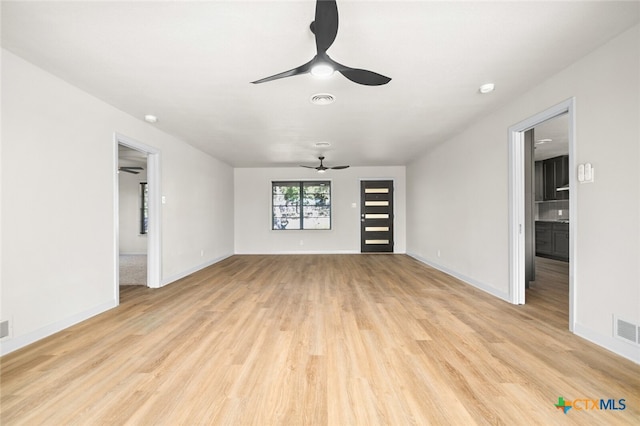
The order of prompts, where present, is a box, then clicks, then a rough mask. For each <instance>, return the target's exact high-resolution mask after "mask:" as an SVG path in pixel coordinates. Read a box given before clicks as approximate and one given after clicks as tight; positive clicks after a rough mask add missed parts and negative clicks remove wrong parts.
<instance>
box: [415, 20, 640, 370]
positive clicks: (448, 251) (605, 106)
mask: <svg viewBox="0 0 640 426" xmlns="http://www.w3.org/2000/svg"><path fill="white" fill-rule="evenodd" d="M571 97H575V102H576V137H575V143H576V158H575V160H576V164H579V163H585V162H590V163H592V164H593V166H594V168H595V170H596V181H595V183H593V184H585V185H577V188H575V193H574V194H573V195H575V196H576V197H577V212H576V218H577V220H576V222H577V223H575V224H574V225H575V226H576V229H577V235H576V236H575V238H576V253H575V259H576V264H575V265H574V266H575V267H576V276H575V282H576V287H575V288H576V328H575V332H576V333H577V334H579V335H582V336H583V337H586V338H588V339H590V340H592V341H595V342H597V343H599V344H601V345H603V346H605V347H608V348H609V349H611V350H614V351H616V352H618V353H620V354H622V355H624V356H627V357H629V358H631V359H634V360H636V361H637V362H640V348H638V347H637V346H635V347H634V346H633V345H631V344H628V343H625V342H621V341H620V340H618V339H614V338H613V337H612V336H613V333H612V330H613V327H612V317H613V315H614V314H616V315H619V316H621V317H622V318H624V319H626V320H627V321H632V322H635V323H636V324H640V266H639V265H640V201H639V200H640V168H639V167H638V165H639V164H640V30H639V27H638V26H636V27H634V28H633V29H631V30H629V31H627V32H625V33H623V34H622V35H621V36H619V37H617V38H615V39H614V40H612V41H610V42H609V43H608V44H606V45H604V46H602V47H601V48H600V49H598V50H596V51H594V52H592V53H591V54H589V55H587V56H586V57H584V58H583V59H581V60H580V61H578V62H576V63H574V64H573V65H572V66H570V67H568V68H566V69H565V70H563V71H562V72H560V73H558V74H557V75H555V76H553V77H552V78H550V79H548V80H546V81H545V82H543V83H542V84H540V85H539V86H537V87H535V88H533V89H532V90H530V91H529V92H527V93H525V94H523V95H522V96H521V97H519V98H518V99H514V100H513V102H512V103H511V104H509V105H507V106H506V107H504V108H502V109H501V110H499V111H497V112H495V113H492V114H490V115H488V116H486V117H484V119H482V120H481V121H479V122H477V123H474V124H472V125H470V126H469V127H468V128H467V129H464V131H462V132H461V133H460V134H459V135H458V136H456V137H454V138H452V139H450V140H448V141H443V142H444V143H442V144H440V145H438V146H437V147H435V148H433V149H431V150H430V152H428V153H427V154H426V155H424V156H423V157H421V158H419V159H418V160H416V161H415V162H413V163H412V164H410V165H409V166H408V167H407V200H408V201H407V211H408V215H407V228H408V229H409V230H410V233H409V234H408V240H407V252H408V253H409V254H411V255H413V256H415V257H417V258H420V259H422V260H424V261H426V262H428V263H432V264H434V265H437V266H440V267H442V268H443V269H447V270H450V271H452V272H454V273H455V274H457V275H459V276H462V277H465V278H467V281H469V282H470V283H472V284H474V285H477V286H478V287H481V288H484V289H485V290H487V291H489V292H491V293H494V294H496V295H498V296H501V297H505V296H506V295H507V294H508V291H509V288H508V285H509V283H508V272H509V264H508V250H509V247H508V244H509V239H508V231H509V230H508V211H509V205H508V133H507V129H508V128H509V127H510V126H512V125H514V124H516V123H518V122H520V121H522V120H524V119H526V118H529V117H531V116H533V115H535V114H537V113H539V112H541V111H543V110H546V109H547V108H549V107H551V106H554V105H557V104H559V103H560V102H562V101H564V100H566V99H569V98H571ZM438 250H441V251H440V257H438V256H437V251H438ZM505 298H506V297H505Z"/></svg>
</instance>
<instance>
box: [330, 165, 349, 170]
mask: <svg viewBox="0 0 640 426" xmlns="http://www.w3.org/2000/svg"><path fill="white" fill-rule="evenodd" d="M347 168H349V166H335V167H330V169H332V170H342V169H347Z"/></svg>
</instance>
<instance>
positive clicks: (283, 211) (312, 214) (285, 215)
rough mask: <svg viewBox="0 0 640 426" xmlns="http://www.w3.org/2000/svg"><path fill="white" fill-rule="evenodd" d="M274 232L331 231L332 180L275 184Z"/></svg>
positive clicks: (273, 191)
mask: <svg viewBox="0 0 640 426" xmlns="http://www.w3.org/2000/svg"><path fill="white" fill-rule="evenodd" d="M271 188H272V195H271V196H272V224H271V229H274V230H281V229H331V183H330V182H329V181H308V182H303V181H295V182H291V181H286V182H272V184H271Z"/></svg>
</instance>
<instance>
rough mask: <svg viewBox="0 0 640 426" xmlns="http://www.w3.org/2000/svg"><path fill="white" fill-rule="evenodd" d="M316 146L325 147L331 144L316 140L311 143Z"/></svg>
mask: <svg viewBox="0 0 640 426" xmlns="http://www.w3.org/2000/svg"><path fill="white" fill-rule="evenodd" d="M313 145H314V146H315V147H316V148H326V147H328V146H331V144H330V143H329V142H316V143H314V144H313Z"/></svg>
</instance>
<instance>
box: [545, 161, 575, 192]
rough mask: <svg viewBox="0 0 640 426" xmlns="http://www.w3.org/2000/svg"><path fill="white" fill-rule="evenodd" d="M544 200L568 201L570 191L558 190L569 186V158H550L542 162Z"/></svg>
mask: <svg viewBox="0 0 640 426" xmlns="http://www.w3.org/2000/svg"><path fill="white" fill-rule="evenodd" d="M542 174H543V181H544V200H545V201H546V200H568V199H569V191H558V188H561V187H564V186H567V185H569V156H568V155H562V156H559V157H554V158H549V159H548V160H544V161H543V162H542Z"/></svg>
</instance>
